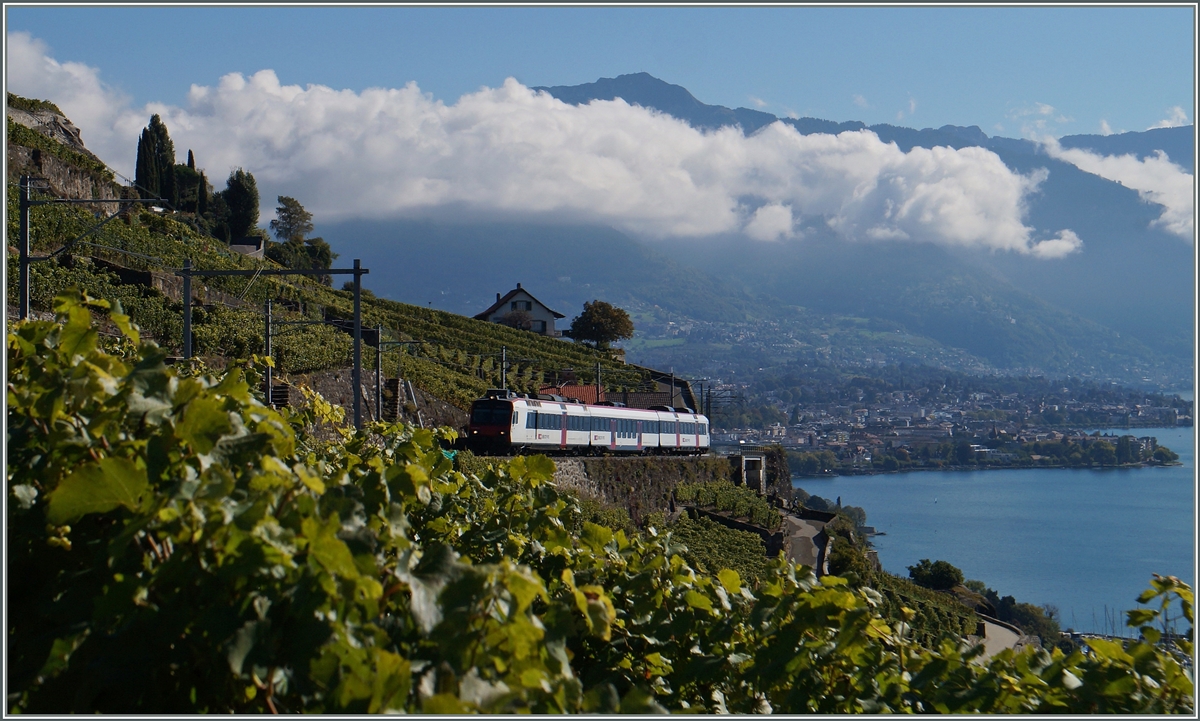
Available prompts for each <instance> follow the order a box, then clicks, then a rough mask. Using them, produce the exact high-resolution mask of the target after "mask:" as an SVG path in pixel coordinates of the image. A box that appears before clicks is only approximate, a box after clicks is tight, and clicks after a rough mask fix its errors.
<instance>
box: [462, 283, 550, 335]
mask: <svg viewBox="0 0 1200 721" xmlns="http://www.w3.org/2000/svg"><path fill="white" fill-rule="evenodd" d="M559 318H566V316H565V315H563V314H562V313H559V312H558V311H554V310H551V309H549V308H547V307H546V306H545V304H543V303H542V302H541V301H540V300H538V299H537V298H534V297H533V294H531V293H530V292H529V291H527V290H525V289H524V288H522V287H521V284H520V283H517V287H516V288H514V289H512V290H510V291H508V293H507V294H505V295H504V296H503V297H501V295H500V294H499V293H497V294H496V302H495V303H493V304H492V306H491V307H490V308H488V309H487V310H485V311H483V312H482V313H480V314H479V315H476V316H475V320H486V321H487V322H489V323H503V324H505V325H511V326H513V327H514V328H521V329H522V330H530V331H533V332H534V333H539V334H541V335H545V336H550V337H551V338H558V337H560V336H562V331H560V330H555V328H554V321H556V320H558V319H559Z"/></svg>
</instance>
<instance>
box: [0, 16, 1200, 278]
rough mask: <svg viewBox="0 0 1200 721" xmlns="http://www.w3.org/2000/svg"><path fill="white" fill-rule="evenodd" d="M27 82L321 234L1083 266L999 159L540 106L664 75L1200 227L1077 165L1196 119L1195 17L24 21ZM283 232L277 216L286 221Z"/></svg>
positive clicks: (860, 137) (114, 163) (1160, 177)
mask: <svg viewBox="0 0 1200 721" xmlns="http://www.w3.org/2000/svg"><path fill="white" fill-rule="evenodd" d="M6 13H7V14H6V19H7V27H6V34H5V43H6V47H5V61H6V63H5V73H6V74H5V78H6V84H7V87H8V89H9V90H11V91H12V92H15V93H17V94H19V95H24V96H27V97H35V98H43V99H48V100H51V101H53V102H55V103H56V104H58V105H59V107H61V108H62V109H63V110H64V112H65V113H66V114H67V116H68V117H69V118H70V119H71V120H72V121H73V122H74V123H75V124H76V125H77V126H78V127H79V128H80V130H81V132H82V137H83V140H84V142H85V143H86V144H87V147H88V148H89V149H90V150H92V151H93V152H95V153H96V154H97V155H98V156H99V157H100V158H102V159H103V160H104V161H105V162H107V163H108V164H109V165H110V166H111V167H113V168H114V169H115V170H117V171H118V172H120V173H123V174H125V175H132V173H133V167H132V166H133V161H134V157H135V152H134V150H135V148H136V147H137V138H138V135H139V134H140V133H141V131H142V128H144V127H145V125H146V123H147V122H148V120H149V118H150V116H151V115H153V114H158V115H160V116H161V117H162V119H163V121H164V122H165V123H166V125H167V127H168V128H169V129H170V133H171V138H172V140H173V141H174V144H175V147H176V149H177V151H178V154H179V157H180V158H182V157H186V155H185V152H186V150H193V151H195V155H196V159H197V163H198V167H200V168H201V169H204V170H205V171H206V173H207V176H208V177H209V179H210V180H211V181H213V184H214V186H215V187H218V188H219V187H220V185H221V181H222V180H223V179H224V178H226V177H228V174H229V173H230V172H232V171H233V170H234V169H235V168H244V169H246V170H248V171H249V172H251V173H253V174H254V176H255V178H256V179H257V181H258V185H259V188H260V192H261V193H262V196H263V197H265V198H272V197H276V196H277V195H288V196H291V197H294V198H297V199H299V200H300V201H301V202H302V203H303V204H304V205H305V207H306V208H308V209H310V210H312V211H313V212H314V213H315V214H316V216H317V217H318V218H320V219H321V220H322V222H328V221H337V220H344V219H351V218H355V219H358V218H394V217H424V216H432V217H451V218H461V217H466V216H467V215H475V216H478V217H505V218H509V217H525V218H531V217H539V218H548V219H557V220H570V221H571V222H584V223H601V224H605V225H611V226H613V227H616V228H618V229H621V230H623V231H625V232H629V233H631V234H634V235H636V236H638V237H643V238H662V237H704V236H713V235H720V234H727V233H735V234H736V233H740V234H743V235H745V236H746V237H749V238H752V239H755V240H758V241H763V242H774V241H783V240H802V239H803V237H804V230H803V227H804V224H805V222H808V220H811V219H815V218H820V219H824V222H827V223H828V224H830V226H831V227H835V228H836V229H837V230H838V231H839V232H840V233H842V234H844V235H846V236H847V237H855V238H868V239H872V240H877V241H901V242H904V241H910V240H912V241H923V242H932V243H939V244H943V245H947V246H953V247H978V248H986V249H990V250H994V251H995V250H1001V251H1005V252H1015V253H1021V254H1026V255H1029V256H1032V257H1038V258H1058V257H1064V256H1066V255H1071V254H1073V253H1076V252H1079V251H1080V249H1081V248H1082V247H1083V245H1084V244H1085V243H1086V239H1081V238H1079V237H1078V236H1077V235H1076V234H1075V233H1074V232H1073V231H1072V230H1071V229H1070V228H1052V229H1045V232H1041V231H1035V229H1034V228H1031V227H1030V226H1028V225H1027V224H1026V219H1025V211H1026V208H1027V202H1026V201H1027V198H1028V197H1030V195H1031V194H1033V193H1036V192H1038V188H1039V186H1040V184H1041V183H1042V182H1044V181H1045V178H1046V177H1047V176H1046V172H1047V171H1046V170H1045V169H1033V170H1032V171H1028V172H1024V173H1022V172H1018V171H1016V170H1013V169H1010V168H1008V167H1006V166H1005V165H1004V163H1003V162H1002V161H1001V160H1000V159H999V158H998V157H997V156H996V155H995V154H993V153H991V152H987V151H984V150H982V149H979V148H974V149H972V148H964V149H961V150H958V151H954V150H951V149H947V148H940V149H927V148H914V149H912V150H910V151H901V150H900V149H899V148H897V146H895V145H890V144H887V143H883V142H882V141H881V140H880V139H879V138H878V137H877V136H876V135H874V134H873V133H843V134H841V135H838V136H830V135H810V136H800V135H799V134H798V133H797V132H795V131H794V130H792V129H790V128H788V127H786V126H784V125H783V124H782V123H776V124H774V125H772V126H769V127H767V128H764V129H763V130H761V131H759V132H757V133H755V134H753V135H751V136H744V135H743V134H742V133H741V131H740V130H739V129H736V128H727V129H724V130H721V131H718V132H709V133H703V132H700V131H698V130H696V129H694V128H691V127H690V126H688V125H687V124H686V123H685V122H683V121H679V120H677V119H674V118H670V117H668V116H663V115H660V114H656V113H653V112H650V111H648V110H646V109H644V108H641V107H636V106H634V107H631V106H629V105H628V104H625V103H624V102H623V101H617V102H601V103H592V104H590V105H587V106H579V107H575V106H568V105H566V104H564V103H561V102H558V101H555V100H553V99H552V98H550V97H549V96H546V95H537V94H535V93H533V92H532V91H531V90H530V89H529V88H530V87H535V86H541V85H574V84H579V83H586V82H592V81H594V80H596V79H597V78H600V77H614V76H617V75H620V74H624V73H634V72H641V71H645V72H648V73H650V74H652V75H654V76H656V77H658V78H661V79H663V80H666V81H668V82H671V83H675V84H678V85H682V86H683V87H685V88H687V89H688V90H690V91H691V92H692V93H693V94H694V95H695V96H696V97H697V98H698V99H699V100H701V101H702V102H706V103H711V104H720V105H726V106H731V107H738V106H744V107H757V108H761V109H763V110H766V111H769V112H773V113H775V114H777V115H780V116H788V115H793V116H797V117H802V116H812V117H817V118H824V119H829V120H837V121H844V120H862V121H865V122H867V123H868V124H876V123H892V124H895V125H901V126H908V127H915V128H925V127H940V126H942V125H946V124H954V125H978V126H980V127H981V128H982V129H983V130H984V131H985V132H986V133H988V134H989V135H1006V136H1009V137H1024V138H1030V139H1036V140H1037V141H1039V142H1041V143H1043V144H1045V147H1046V148H1047V152H1049V153H1051V154H1057V155H1058V156H1059V157H1062V158H1064V159H1066V160H1068V162H1071V163H1074V164H1075V165H1077V166H1079V167H1081V168H1084V169H1086V170H1087V171H1088V172H1092V173H1095V174H1097V175H1101V176H1103V177H1106V178H1108V179H1110V180H1115V181H1120V182H1122V183H1124V184H1125V185H1126V186H1128V187H1132V188H1135V189H1137V190H1138V192H1139V193H1141V194H1142V195H1143V198H1144V199H1146V200H1147V201H1149V202H1152V203H1156V204H1159V205H1161V206H1162V207H1163V208H1164V211H1163V212H1164V215H1163V216H1162V218H1161V219H1160V220H1159V221H1156V222H1161V224H1162V225H1163V226H1164V227H1167V228H1169V229H1171V232H1173V233H1176V234H1177V235H1179V236H1180V237H1182V238H1186V239H1191V237H1192V235H1193V223H1192V216H1193V207H1194V203H1193V198H1194V186H1193V179H1192V174H1191V170H1190V168H1183V167H1179V166H1176V165H1174V164H1172V163H1171V162H1170V161H1169V160H1167V159H1165V158H1146V159H1138V158H1133V157H1122V158H1104V157H1099V156H1093V155H1091V154H1088V153H1083V152H1076V151H1066V150H1063V149H1061V148H1058V147H1057V144H1056V141H1055V138H1057V137H1061V136H1063V135H1070V134H1080V133H1107V132H1121V131H1125V130H1130V131H1133V130H1136V131H1142V130H1146V129H1147V128H1150V127H1156V126H1163V125H1187V124H1190V123H1191V122H1192V119H1193V117H1194V104H1195V97H1194V85H1195V83H1194V67H1195V63H1194V47H1195V42H1194V39H1195V38H1194V25H1195V19H1194V17H1193V9H1192V8H1191V7H1158V8H1141V7H1138V8H1132V7H1130V8H1083V7H1080V8H1076V7H1065V8H1049V7H1045V8H1043V7H1018V8H1001V7H992V8H977V7H960V8H940V7H874V8H859V7H842V8H816V7H766V8H761V7H760V8H697V7H684V8H675V7H658V8H631V7H609V8H587V7H560V8H544V7H526V8H512V7H509V8H503V7H501V8H491V7H473V8H467V7H459V8H441V7H425V8H416V7H381V6H366V7H357V8H341V7H269V6H268V7H206V6H201V7H139V6H126V7H112V8H110V7H62V6H29V7H13V6H8V7H6ZM268 220H269V218H268V217H263V218H262V222H263V223H266V222H267V221H268Z"/></svg>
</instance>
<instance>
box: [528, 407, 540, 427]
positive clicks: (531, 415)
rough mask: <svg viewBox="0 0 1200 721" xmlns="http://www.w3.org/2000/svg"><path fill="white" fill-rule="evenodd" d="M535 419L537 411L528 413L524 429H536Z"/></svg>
mask: <svg viewBox="0 0 1200 721" xmlns="http://www.w3.org/2000/svg"><path fill="white" fill-rule="evenodd" d="M537 417H538V412H537V411H529V415H527V416H525V427H526V428H537V427H538V424H537Z"/></svg>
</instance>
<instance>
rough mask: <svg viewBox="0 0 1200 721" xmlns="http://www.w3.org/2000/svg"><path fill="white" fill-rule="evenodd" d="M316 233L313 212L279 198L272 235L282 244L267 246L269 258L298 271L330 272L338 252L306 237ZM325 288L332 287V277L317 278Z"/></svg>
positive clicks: (322, 241) (284, 198)
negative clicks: (313, 232) (313, 231)
mask: <svg viewBox="0 0 1200 721" xmlns="http://www.w3.org/2000/svg"><path fill="white" fill-rule="evenodd" d="M312 230H313V222H312V213H310V212H308V211H307V210H305V209H304V206H303V205H301V204H300V201H298V200H296V199H295V198H289V197H288V196H286V195H281V196H279V207H277V208H275V219H274V220H272V221H271V232H272V233H274V234H275V237H276V238H279V239H280V240H281V241H283V242H282V243H271V244H269V245H268V246H267V250H266V256H267V257H268V258H270V259H271V260H273V261H275V262H276V263H279V264H280V265H282V266H285V267H288V268H293V269H296V270H328V269H329V268H330V267H332V265H333V259H334V258H336V257H338V256H337V253H334V252H333V249H332V248H330V247H329V243H326V242H325V240H324V239H323V238H305V237H304V236H306V235H308V234H309V233H311V232H312ZM318 279H319V280H320V281H321V282H322V283H324V284H325V285H331V284H332V283H333V279H332V278H331V277H330V276H327V275H322V276H318Z"/></svg>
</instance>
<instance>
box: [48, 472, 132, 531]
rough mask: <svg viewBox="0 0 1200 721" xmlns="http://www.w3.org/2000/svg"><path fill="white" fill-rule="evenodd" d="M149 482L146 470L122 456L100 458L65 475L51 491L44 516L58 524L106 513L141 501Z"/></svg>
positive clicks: (129, 507) (130, 507)
mask: <svg viewBox="0 0 1200 721" xmlns="http://www.w3.org/2000/svg"><path fill="white" fill-rule="evenodd" d="M147 485H148V482H147V480H146V471H145V469H143V468H138V467H137V466H136V465H135V464H134V463H133V461H130V460H128V459H125V458H102V459H101V460H100V461H99V462H98V463H88V464H87V465H84V466H82V467H81V468H79V469H78V470H76V471H75V472H74V473H72V474H71V475H69V476H67V477H66V478H65V479H63V481H62V482H61V483H59V484H58V487H57V488H55V489H54V491H53V492H52V493H51V494H50V498H49V501H50V507H49V508H48V509H47V511H46V520H47V521H49V522H50V523H52V524H54V525H56V526H58V525H63V524H65V523H71V522H73V521H75V520H77V519H79V518H81V517H83V516H85V515H87V514H89V513H107V512H108V511H111V510H113V509H114V508H118V507H120V506H124V507H125V508H128V509H130V510H133V509H136V508H137V507H138V506H139V505H140V504H141V498H142V495H143V494H144V493H145V492H146V487H147Z"/></svg>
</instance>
